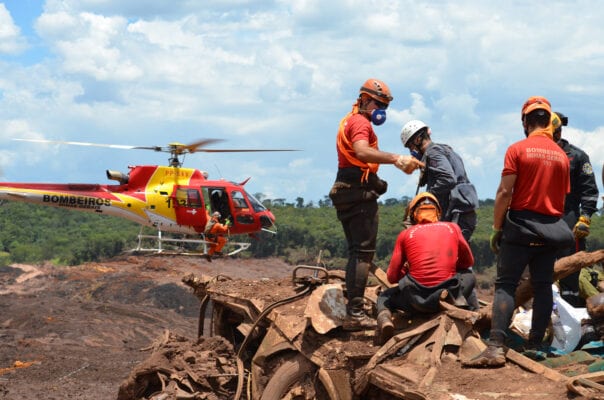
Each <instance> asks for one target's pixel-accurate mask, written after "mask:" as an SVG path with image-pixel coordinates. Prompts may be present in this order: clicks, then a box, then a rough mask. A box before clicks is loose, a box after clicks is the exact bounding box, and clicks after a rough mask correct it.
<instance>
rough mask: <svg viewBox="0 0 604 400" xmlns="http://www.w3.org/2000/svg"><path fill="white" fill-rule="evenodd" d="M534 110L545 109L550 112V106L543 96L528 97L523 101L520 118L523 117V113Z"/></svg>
mask: <svg viewBox="0 0 604 400" xmlns="http://www.w3.org/2000/svg"><path fill="white" fill-rule="evenodd" d="M535 110H545V111H547V112H548V113H549V114H551V113H552V106H551V104H550V103H549V101H548V100H547V99H546V98H545V97H542V96H532V97H529V99H528V100H527V101H526V102H524V105H523V106H522V113H521V119H524V116H525V115H527V114H530V113H531V112H533V111H535Z"/></svg>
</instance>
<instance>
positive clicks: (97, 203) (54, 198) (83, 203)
mask: <svg viewBox="0 0 604 400" xmlns="http://www.w3.org/2000/svg"><path fill="white" fill-rule="evenodd" d="M42 201H43V202H44V203H52V204H54V205H58V206H61V207H74V208H99V207H101V206H106V207H109V206H111V200H109V199H100V198H96V197H88V196H70V195H50V194H45V195H43V196H42Z"/></svg>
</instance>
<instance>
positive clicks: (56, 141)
mask: <svg viewBox="0 0 604 400" xmlns="http://www.w3.org/2000/svg"><path fill="white" fill-rule="evenodd" d="M13 140H16V141H19V142H33V143H47V144H69V145H75V146H95V147H109V148H113V149H127V150H129V149H138V148H140V147H137V146H127V145H121V144H102V143H88V142H68V141H62V140H46V139H17V138H14V139H13Z"/></svg>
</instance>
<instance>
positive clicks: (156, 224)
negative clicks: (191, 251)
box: [0, 139, 296, 255]
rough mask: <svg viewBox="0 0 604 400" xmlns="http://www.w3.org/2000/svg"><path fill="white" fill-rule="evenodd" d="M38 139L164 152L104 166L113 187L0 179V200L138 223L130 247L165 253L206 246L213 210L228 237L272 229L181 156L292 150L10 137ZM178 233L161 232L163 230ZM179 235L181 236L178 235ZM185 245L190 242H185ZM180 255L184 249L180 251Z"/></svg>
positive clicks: (269, 217) (251, 206) (258, 209)
mask: <svg viewBox="0 0 604 400" xmlns="http://www.w3.org/2000/svg"><path fill="white" fill-rule="evenodd" d="M14 140H20V141H28V142H38V143H54V144H68V145H80V146H101V147H110V148H119V149H146V150H153V151H158V152H166V153H170V158H169V165H168V166H158V165H136V166H129V167H128V168H129V169H130V171H129V172H128V173H122V172H118V171H113V170H107V171H106V173H107V178H108V179H111V180H115V181H117V182H118V183H117V184H114V185H101V184H87V183H66V184H62V183H13V182H0V199H3V200H9V201H21V202H28V203H33V204H39V205H44V206H53V207H63V208H67V209H71V210H77V211H85V212H93V213H99V214H104V215H112V216H116V217H120V218H125V219H128V220H130V221H134V222H136V223H138V224H141V225H142V226H141V232H140V234H139V236H138V247H137V248H136V249H135V251H155V252H160V253H161V252H168V251H167V250H166V249H164V246H163V244H164V243H169V242H171V243H177V245H178V246H180V245H181V244H186V243H188V244H191V243H192V244H200V245H203V250H204V252H205V250H206V249H207V247H206V246H207V245H208V244H210V243H209V242H207V241H206V240H205V239H204V230H205V227H206V223H207V222H208V220H209V218H210V215H211V214H212V213H214V212H216V211H218V212H219V213H220V214H221V218H222V220H223V221H224V220H228V221H230V229H229V232H230V234H231V235H241V234H248V235H250V236H252V235H254V234H255V233H258V232H260V231H267V232H271V233H276V229H275V216H274V215H273V214H272V213H271V211H270V210H268V209H267V208H266V207H264V205H262V203H261V202H260V201H258V200H257V199H256V198H255V197H254V196H252V195H251V194H249V193H247V192H246V191H245V189H244V185H245V184H246V183H247V182H248V181H249V179H250V178H247V179H246V180H245V181H243V182H240V183H233V182H229V181H226V180H224V179H220V180H210V179H208V174H207V172H204V171H200V170H197V169H192V168H183V167H182V162H181V157H184V156H185V155H186V154H191V153H196V152H215V153H218V152H255V151H296V150H287V149H260V150H252V149H241V150H237V149H235V150H221V149H206V148H204V147H205V146H207V145H210V144H213V143H215V142H219V141H221V139H206V140H200V141H197V142H195V143H191V144H182V143H170V144H168V145H167V146H164V147H162V146H151V147H147V146H124V145H111V144H96V143H85V142H67V141H51V140H43V139H14ZM145 226H148V227H153V228H155V229H157V236H155V235H143V227H145ZM166 232H167V233H171V234H178V235H177V236H179V237H174V236H175V235H163V233H166ZM183 236H184V237H183ZM144 239H152V240H154V241H155V242H156V247H155V248H144V247H143V243H144ZM230 245H231V246H233V245H234V247H235V249H234V250H232V251H230V252H229V253H228V254H229V255H232V254H235V253H238V252H240V251H242V250H245V249H247V248H248V247H249V246H250V243H230ZM189 247H190V246H189ZM180 253H181V254H182V253H184V252H180Z"/></svg>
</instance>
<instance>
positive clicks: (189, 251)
mask: <svg viewBox="0 0 604 400" xmlns="http://www.w3.org/2000/svg"><path fill="white" fill-rule="evenodd" d="M147 241H152V242H155V244H156V247H154V248H149V247H144V246H143V242H145V243H146V242H147ZM164 244H167V245H166V246H164ZM212 244H213V243H212V242H210V241H207V240H205V239H204V238H203V235H201V239H185V238H175V237H169V236H164V235H163V233H162V231H157V235H143V233H142V229H141V232H140V233H139V234H138V244H137V246H136V248H135V249H132V252H134V253H137V252H141V253H155V254H169V255H187V256H205V255H206V254H207V253H208V248H209V246H211V245H212ZM250 246H251V243H244V242H231V241H228V242H227V244H226V245H225V247H227V248H229V247H235V249H234V250H231V251H229V252H228V253H225V255H227V256H232V255H235V254H237V253H239V252H241V251H244V250H247V249H248V248H249V247H250Z"/></svg>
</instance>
